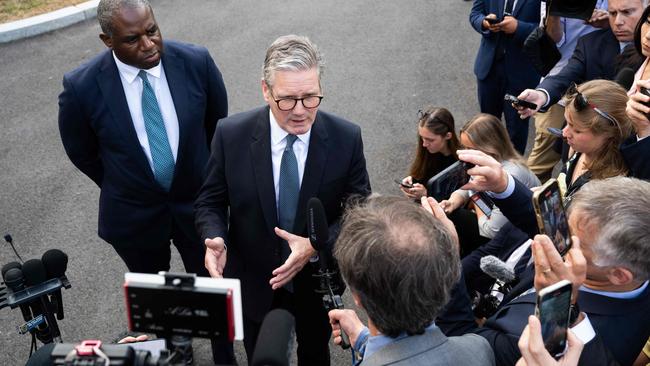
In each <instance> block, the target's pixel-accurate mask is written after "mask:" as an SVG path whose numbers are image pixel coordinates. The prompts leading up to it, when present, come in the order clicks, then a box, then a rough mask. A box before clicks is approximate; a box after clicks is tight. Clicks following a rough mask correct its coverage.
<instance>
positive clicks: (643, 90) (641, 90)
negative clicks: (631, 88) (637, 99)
mask: <svg viewBox="0 0 650 366" xmlns="http://www.w3.org/2000/svg"><path fill="white" fill-rule="evenodd" d="M639 92H641V94H645V95H647V96H649V97H650V90H648V89H646V88H644V87H640V88H639ZM643 104H645V105H647V106H648V107H650V102H648V103H643ZM648 116H650V113H648Z"/></svg>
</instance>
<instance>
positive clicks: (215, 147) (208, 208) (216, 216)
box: [194, 125, 229, 244]
mask: <svg viewBox="0 0 650 366" xmlns="http://www.w3.org/2000/svg"><path fill="white" fill-rule="evenodd" d="M220 126H221V125H218V126H217V128H216V131H215V134H214V138H213V139H212V149H211V152H210V158H209V160H208V164H207V166H206V179H205V181H204V182H203V186H202V187H201V190H200V191H199V195H198V197H197V199H196V201H195V203H194V213H195V223H196V229H197V231H198V233H199V235H201V240H204V239H206V238H210V239H212V238H215V237H221V238H223V239H224V241H225V242H226V244H227V243H228V238H227V223H228V205H229V202H228V184H227V182H226V176H225V173H224V159H225V158H224V151H223V146H224V145H223V141H222V139H223V134H222V128H220Z"/></svg>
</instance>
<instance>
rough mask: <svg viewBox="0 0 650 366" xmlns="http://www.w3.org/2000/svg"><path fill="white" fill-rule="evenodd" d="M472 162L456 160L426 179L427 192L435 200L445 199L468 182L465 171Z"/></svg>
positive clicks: (471, 166) (470, 167) (470, 166)
mask: <svg viewBox="0 0 650 366" xmlns="http://www.w3.org/2000/svg"><path fill="white" fill-rule="evenodd" d="M473 167H474V165H473V164H470V163H466V162H464V161H457V162H455V163H453V164H451V165H450V166H448V167H447V168H446V169H445V170H443V171H441V172H440V173H438V174H436V175H435V176H433V177H432V178H431V179H429V180H428V181H427V193H428V195H429V196H431V197H433V198H435V199H436V200H437V201H442V200H446V199H447V198H449V196H450V195H451V194H452V193H453V192H454V191H455V190H457V189H459V188H460V187H462V186H464V185H465V184H467V182H469V175H468V174H467V171H468V170H469V169H472V168H473Z"/></svg>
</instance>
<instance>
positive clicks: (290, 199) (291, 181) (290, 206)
mask: <svg viewBox="0 0 650 366" xmlns="http://www.w3.org/2000/svg"><path fill="white" fill-rule="evenodd" d="M297 138H298V136H296V135H287V145H286V146H285V148H284V152H283V153H282V161H281V162H280V189H279V197H278V223H279V225H280V228H281V229H284V230H286V231H288V232H290V233H292V234H293V223H294V221H295V218H296V208H297V207H298V195H299V194H300V180H299V178H298V161H297V160H296V155H295V154H294V153H293V143H294V142H296V139H297ZM280 245H281V251H282V260H283V261H286V260H287V258H288V257H289V254H291V249H290V248H289V244H288V243H287V242H286V241H284V240H283V241H282V243H281V244H280ZM284 288H285V289H286V290H287V291H289V292H293V284H292V282H289V283H287V284H286V285H284Z"/></svg>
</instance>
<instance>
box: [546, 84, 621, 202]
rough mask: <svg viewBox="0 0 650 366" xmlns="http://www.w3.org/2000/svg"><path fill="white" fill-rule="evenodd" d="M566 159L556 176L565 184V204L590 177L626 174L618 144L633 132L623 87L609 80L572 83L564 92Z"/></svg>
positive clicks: (601, 177) (599, 177)
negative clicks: (567, 151)
mask: <svg viewBox="0 0 650 366" xmlns="http://www.w3.org/2000/svg"><path fill="white" fill-rule="evenodd" d="M564 100H565V102H566V106H565V109H564V118H565V119H566V122H567V124H566V126H565V127H564V129H563V130H562V135H563V137H564V138H565V139H566V142H567V143H568V144H569V146H570V149H569V156H570V158H569V160H568V161H567V163H566V165H565V167H564V169H563V170H562V173H564V176H560V177H558V181H559V183H560V185H562V183H565V184H566V193H565V206H566V205H567V204H568V202H570V200H571V197H572V195H573V194H574V193H575V192H576V191H578V190H579V189H580V187H582V186H583V185H584V184H585V183H587V182H588V181H590V180H592V179H604V178H609V177H615V176H619V175H627V173H628V168H627V166H626V165H625V161H624V160H623V156H622V154H621V151H620V150H619V145H620V144H621V143H622V142H623V140H625V139H626V138H627V137H628V136H629V135H630V134H631V133H632V123H631V121H630V119H629V118H628V116H627V114H626V112H625V107H626V103H627V100H628V97H627V94H626V92H625V90H624V89H623V88H622V87H621V86H619V85H618V84H617V83H615V82H612V81H608V80H592V81H588V82H586V83H584V84H581V85H579V86H576V85H575V84H574V85H572V86H571V87H570V88H569V90H568V91H567V93H566V95H565V96H564Z"/></svg>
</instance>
